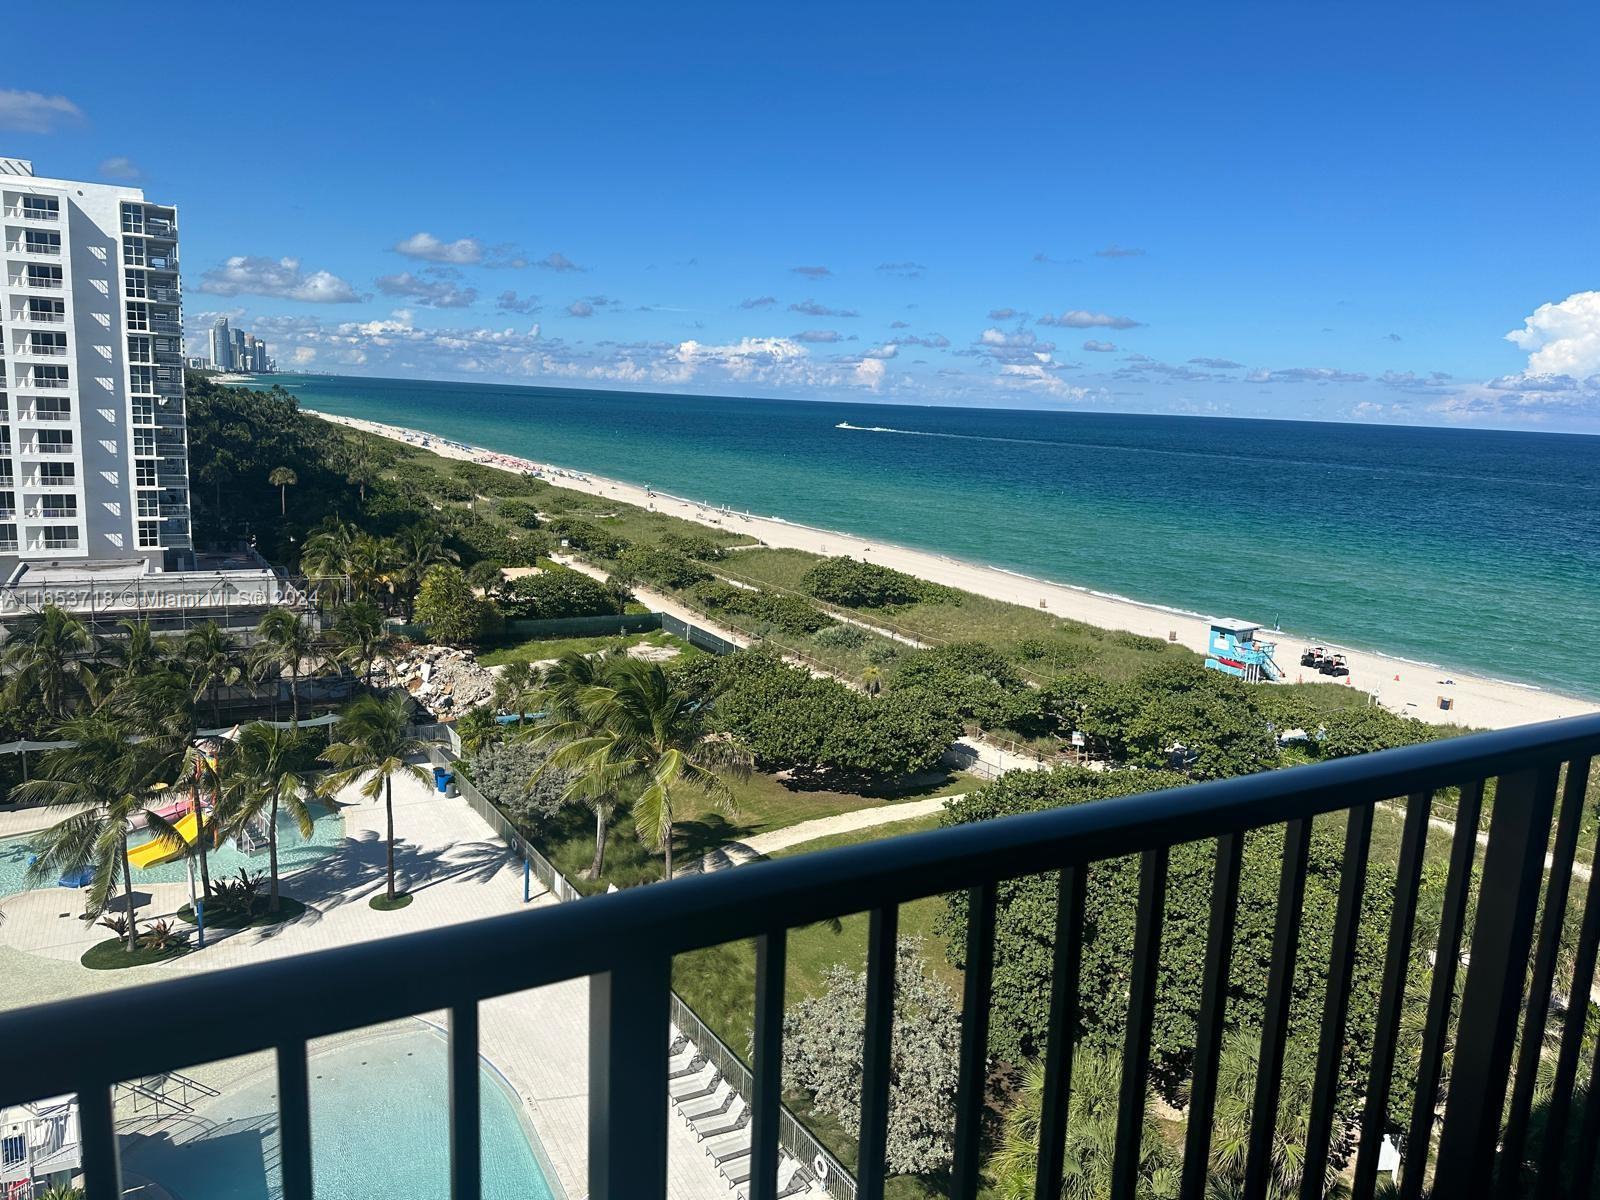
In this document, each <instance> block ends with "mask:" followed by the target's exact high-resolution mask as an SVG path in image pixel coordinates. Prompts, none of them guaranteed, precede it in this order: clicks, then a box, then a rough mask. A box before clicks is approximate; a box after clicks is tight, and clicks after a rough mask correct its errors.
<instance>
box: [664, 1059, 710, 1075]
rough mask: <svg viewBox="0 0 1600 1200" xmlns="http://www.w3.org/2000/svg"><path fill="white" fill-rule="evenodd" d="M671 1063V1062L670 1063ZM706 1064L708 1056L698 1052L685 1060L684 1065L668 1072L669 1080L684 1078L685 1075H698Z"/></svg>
mask: <svg viewBox="0 0 1600 1200" xmlns="http://www.w3.org/2000/svg"><path fill="white" fill-rule="evenodd" d="M668 1065H669V1066H670V1065H671V1064H670V1063H669V1064H668ZM705 1065H706V1056H705V1055H704V1054H699V1053H696V1054H694V1055H691V1056H690V1057H689V1058H688V1059H686V1060H685V1061H684V1064H683V1066H681V1067H678V1068H677V1069H676V1070H669V1071H668V1072H667V1080H668V1081H669V1082H670V1081H671V1080H674V1079H682V1078H683V1077H684V1076H685V1075H698V1074H699V1073H700V1071H701V1069H702V1068H704V1066H705Z"/></svg>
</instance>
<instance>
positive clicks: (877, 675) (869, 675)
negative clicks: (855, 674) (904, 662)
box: [861, 665, 883, 696]
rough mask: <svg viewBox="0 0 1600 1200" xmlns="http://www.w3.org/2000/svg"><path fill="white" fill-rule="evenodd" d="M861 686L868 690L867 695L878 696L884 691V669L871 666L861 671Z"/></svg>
mask: <svg viewBox="0 0 1600 1200" xmlns="http://www.w3.org/2000/svg"><path fill="white" fill-rule="evenodd" d="M861 686H862V687H863V688H865V689H866V692H867V695H869V696H876V695H877V694H878V693H879V692H881V691H882V690H883V668H882V667H880V666H876V665H874V666H869V667H863V668H862V669H861Z"/></svg>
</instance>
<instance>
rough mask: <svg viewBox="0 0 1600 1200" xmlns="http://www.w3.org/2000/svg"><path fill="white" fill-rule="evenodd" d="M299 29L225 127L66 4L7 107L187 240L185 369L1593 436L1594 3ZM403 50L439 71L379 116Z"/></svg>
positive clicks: (231, 105) (32, 140)
mask: <svg viewBox="0 0 1600 1200" xmlns="http://www.w3.org/2000/svg"><path fill="white" fill-rule="evenodd" d="M294 7H295V5H294V4H291V5H290V9H291V10H292V9H293V8H294ZM307 11H308V13H309V12H310V11H311V10H310V9H309V6H308V7H307ZM315 11H316V14H317V21H318V27H319V30H320V35H319V37H318V39H317V42H316V44H315V45H306V44H302V43H300V42H298V41H296V40H295V39H294V38H293V37H292V36H291V34H290V30H291V29H292V28H293V27H294V25H295V23H294V22H293V21H290V22H285V23H282V30H283V32H280V33H273V34H270V35H268V43H269V44H267V45H265V46H264V47H263V49H264V50H270V51H271V52H272V53H273V54H274V55H275V61H277V62H279V63H280V64H281V66H282V72H281V73H274V74H273V75H267V74H252V73H250V72H246V71H240V72H236V73H232V74H230V75H229V76H228V77H227V84H226V94H225V97H224V98H222V101H223V102H219V96H218V93H217V88H216V85H215V82H214V80H206V79H202V78H200V77H199V76H198V75H194V76H190V75H183V74H179V75H177V76H165V77H163V78H161V79H159V80H158V79H155V78H151V79H148V80H146V79H143V78H141V77H137V76H135V77H129V76H128V75H127V74H126V73H125V72H123V71H121V70H120V66H119V63H120V59H119V58H118V51H117V47H116V46H115V45H114V44H113V43H105V42H103V40H102V39H97V38H94V37H90V36H88V34H89V32H90V30H91V27H92V26H94V25H97V24H98V21H99V18H98V17H97V15H96V14H94V13H92V12H90V11H88V10H86V9H68V10H67V11H65V12H63V13H61V14H59V16H60V19H61V20H62V21H64V22H66V25H67V29H66V31H65V33H66V36H67V37H69V38H74V39H75V40H74V42H73V44H74V45H75V46H79V47H81V53H77V54H75V55H74V56H72V58H71V60H70V61H66V62H63V63H59V64H55V66H54V67H53V69H52V72H51V73H50V75H49V76H48V77H45V76H38V77H29V76H27V75H26V74H18V73H17V70H15V69H14V70H13V72H12V73H11V74H10V75H9V76H7V77H5V78H4V79H0V153H10V154H16V155H20V156H23V157H33V158H36V159H41V160H48V161H50V162H51V163H52V164H55V166H54V169H55V171H56V173H58V174H62V175H66V176H69V177H71V176H73V175H75V174H77V175H82V176H84V177H94V178H102V179H106V180H108V181H128V180H137V181H139V182H141V183H143V184H145V185H147V186H158V187H159V189H160V192H161V195H162V196H163V197H166V198H169V199H171V200H172V201H173V202H175V203H176V204H178V205H179V207H180V209H181V211H182V212H183V215H184V222H185V230H186V233H185V243H186V249H185V267H186V270H185V289H186V298H185V313H184V315H185V322H186V331H187V334H188V353H189V354H190V355H201V354H205V353H207V351H208V349H209V345H208V339H209V335H210V331H211V329H212V327H213V326H214V324H215V322H216V321H217V320H218V319H219V318H226V319H227V320H228V321H229V323H230V328H243V329H247V330H250V331H251V332H252V333H253V334H254V335H255V336H256V337H258V338H260V339H262V340H264V341H267V342H270V343H271V345H272V347H273V356H274V357H276V358H277V360H278V365H279V369H281V370H285V371H295V370H305V371H331V372H338V373H357V374H367V375H375V376H402V377H418V378H433V379H466V380H471V379H481V380H485V381H493V382H509V383H526V384H536V385H547V386H552V385H554V386H559V385H570V386H576V387H589V388H602V389H605V388H621V389H637V390H648V391H661V392H673V391H679V392H706V393H711V394H742V395H753V396H786V397H794V398H800V399H807V398H818V399H848V398H859V399H874V400H881V401H889V402H904V403H918V404H961V405H969V406H985V405H989V406H994V407H1005V408H1014V407H1050V408H1069V409H1083V410H1090V411H1126V412H1158V413H1159V412H1171V413H1194V414H1214V415H1228V416H1244V417H1281V418H1289V419H1312V420H1318V419H1321V420H1360V421H1389V422H1404V423H1407V424H1463V423H1467V424H1482V425H1491V426H1495V427H1500V428H1532V429H1553V430H1575V431H1585V432H1595V431H1600V219H1597V217H1596V215H1595V210H1594V205H1593V202H1592V198H1593V196H1594V195H1595V193H1596V185H1597V184H1600V163H1597V162H1596V161H1595V160H1594V157H1593V156H1590V155H1584V154H1582V153H1574V143H1573V141H1572V131H1573V130H1574V129H1583V128H1587V127H1588V125H1590V124H1591V123H1592V122H1593V120H1594V118H1596V117H1597V116H1600V81H1597V79H1596V77H1595V73H1594V72H1593V71H1592V70H1590V69H1589V65H1588V64H1587V62H1586V55H1587V53H1588V48H1589V47H1592V46H1593V45H1594V44H1596V38H1597V36H1600V14H1597V13H1596V11H1595V10H1594V9H1593V8H1592V6H1581V5H1576V4H1570V5H1564V4H1557V5H1555V6H1553V7H1552V8H1551V9H1549V10H1548V11H1542V13H1541V18H1540V20H1539V21H1538V22H1537V23H1533V22H1525V23H1521V24H1517V23H1513V22H1507V21H1504V20H1502V19H1500V18H1499V17H1497V16H1495V15H1493V14H1490V13H1488V12H1482V13H1476V12H1467V13H1461V14H1457V16H1456V17H1455V18H1453V19H1450V20H1444V19H1441V17H1440V15H1439V14H1438V13H1436V12H1428V11H1421V10H1410V9H1407V10H1399V11H1397V10H1393V9H1391V8H1380V7H1378V6H1376V5H1373V4H1355V5H1348V6H1342V7H1341V8H1340V9H1339V10H1337V12H1333V13H1329V12H1309V11H1307V12H1299V11H1289V10H1282V9H1280V8H1278V7H1274V6H1269V5H1265V4H1245V5H1242V6H1237V7H1235V8H1233V9H1230V10H1228V12H1227V13H1226V14H1225V15H1219V14H1218V13H1216V12H1206V11H1198V10H1191V9H1188V8H1184V7H1179V6H1158V11H1157V13H1155V14H1154V15H1152V14H1150V13H1145V14H1142V15H1135V14H1131V13H1127V12H1109V11H1107V12H1093V13H1085V12H1080V11H1071V12H1068V11H1058V10H1054V9H1048V8H1039V9H1033V10H1022V11H1018V12H1008V13H1007V14H1006V16H1005V17H1004V19H1001V18H999V17H995V16H992V17H984V16H982V15H981V14H979V13H976V12H957V11H955V10H945V9H941V8H938V7H935V8H933V9H929V8H927V7H926V6H918V7H916V8H912V7H909V6H904V7H896V6H882V7H878V6H875V7H874V8H873V10H872V11H870V12H861V11H859V10H857V9H855V8H850V9H846V8H844V7H842V6H835V5H827V4H824V5H821V6H819V7H816V8H814V9H812V10H808V13H807V17H806V19H805V20H804V21H797V20H796V19H795V18H794V16H793V14H792V13H787V12H784V11H781V10H771V11H763V10H746V11H742V12H741V15H740V18H739V20H738V22H737V23H730V22H727V21H725V20H723V19H722V18H721V17H720V16H718V12H719V11H720V10H717V9H705V10H698V11H697V10H694V9H690V10H671V11H668V10H662V9H658V8H655V7H651V6H642V5H641V6H638V7H636V8H630V9H629V10H628V11H627V12H626V13H622V14H619V13H617V12H616V11H615V10H607V13H606V14H604V15H601V14H597V13H595V12H592V11H585V10H575V11H553V12H540V13H539V14H537V19H535V17H534V15H533V14H524V13H521V12H517V11H512V12H508V13H506V14H503V20H502V21H501V26H502V27H501V28H499V30H498V32H497V35H496V36H495V37H494V38H493V39H484V38H482V37H481V36H479V35H478V34H477V33H475V32H474V31H473V30H471V29H468V28H450V27H440V26H438V25H437V23H436V22H434V21H432V19H431V14H432V11H433V10H431V9H424V8H422V7H421V6H418V5H414V4H410V3H400V4H397V5H395V6H393V7H392V9H391V11H390V16H391V17H392V21H391V22H390V23H389V24H388V25H386V26H385V27H384V28H381V29H380V28H375V27H374V26H373V25H372V23H371V22H370V21H368V20H367V19H365V17H364V16H363V15H362V14H361V13H359V12H355V11H350V12H346V11H344V10H339V9H327V8H318V9H317V10H315ZM290 15H291V16H292V15H293V13H292V12H291V13H290ZM723 15H725V14H723ZM423 24H427V26H428V28H429V29H430V34H429V50H428V54H429V56H430V58H431V59H432V60H434V61H436V62H437V63H438V64H439V65H440V67H441V69H443V68H444V67H445V66H446V65H447V64H448V65H450V66H451V70H450V71H449V72H448V73H447V75H440V76H438V77H437V78H436V79H435V80H433V81H427V80H416V81H412V82H408V83H405V84H401V83H399V82H398V81H397V79H396V78H395V76H394V75H393V73H392V68H393V66H394V64H396V63H398V62H399V61H402V59H403V58H404V56H405V55H407V54H411V53H414V50H415V48H414V46H412V45H411V44H410V41H409V39H410V38H411V37H412V36H413V31H414V30H415V29H416V28H418V27H420V26H421V25H423ZM80 26H81V27H82V28H81V29H78V28H76V27H80ZM619 30H622V31H625V32H624V33H620V34H619V32H618V31H619ZM1380 30H1381V33H1380V32H1379V31H1380ZM78 33H82V34H83V35H84V36H82V37H75V35H76V34H78ZM174 37H175V39H176V40H175V41H174V43H173V45H174V48H175V50H176V51H177V52H178V53H179V54H181V55H182V56H183V57H184V58H185V59H187V60H189V61H195V62H202V61H206V60H207V56H208V55H212V54H214V53H215V47H214V46H211V45H210V44H209V43H208V41H207V39H206V38H205V37H204V36H203V35H202V34H201V33H200V32H199V31H189V30H177V31H175V32H174ZM353 44H360V45H362V47H363V51H362V53H361V54H360V55H348V54H345V53H343V52H341V51H339V50H337V49H333V48H336V47H344V46H349V45H353ZM466 64H470V70H460V71H457V70H455V69H454V68H455V67H458V66H464V65H466ZM23 70H25V68H23ZM446 77H448V80H449V82H448V84H447V85H446V84H444V83H442V82H439V80H442V79H444V78H446ZM130 89H131V90H130ZM140 89H148V94H144V93H143V92H141V91H140ZM151 106H159V107H161V108H162V109H163V111H166V112H171V113H173V114H174V115H175V119H176V120H177V122H178V125H179V127H180V128H181V129H182V130H183V131H184V133H183V136H182V137H179V138H172V137H171V136H170V135H169V133H168V131H167V130H166V129H164V128H152V127H151V125H150V123H149V122H147V121H145V120H143V119H142V117H141V115H140V114H141V112H143V111H145V110H147V109H148V108H149V107H151ZM235 143H239V144H248V145H251V146H260V145H269V146H271V147H272V148H273V151H274V154H273V158H274V159H275V160H276V161H273V162H268V163H267V164H265V165H262V164H259V163H253V164H252V165H251V166H250V167H249V168H248V169H247V168H245V167H244V166H242V165H239V164H237V163H236V162H235V161H233V160H231V159H229V158H228V157H227V156H226V155H218V154H217V153H215V152H214V151H215V148H216V147H218V146H226V145H230V144H235Z"/></svg>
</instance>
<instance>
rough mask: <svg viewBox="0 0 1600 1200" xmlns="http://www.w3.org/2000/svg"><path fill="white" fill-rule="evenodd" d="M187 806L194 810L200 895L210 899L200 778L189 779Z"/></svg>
mask: <svg viewBox="0 0 1600 1200" xmlns="http://www.w3.org/2000/svg"><path fill="white" fill-rule="evenodd" d="M189 806H190V807H191V808H193V809H194V844H195V846H196V848H197V849H198V850H199V851H200V894H201V895H202V896H204V897H205V898H206V899H207V900H209V899H211V870H210V868H209V867H208V865H207V863H206V810H205V808H204V807H203V806H202V805H201V803H200V777H199V776H198V775H191V776H190V777H189Z"/></svg>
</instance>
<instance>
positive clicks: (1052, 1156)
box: [1033, 867, 1089, 1200]
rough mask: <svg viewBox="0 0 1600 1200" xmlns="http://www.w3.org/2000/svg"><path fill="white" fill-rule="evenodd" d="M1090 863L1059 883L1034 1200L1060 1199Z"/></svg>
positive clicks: (1067, 871)
mask: <svg viewBox="0 0 1600 1200" xmlns="http://www.w3.org/2000/svg"><path fill="white" fill-rule="evenodd" d="M1088 873H1089V869H1088V868H1087V867H1065V868H1063V869H1062V871H1061V874H1060V877H1059V878H1058V880H1057V883H1056V930H1055V948H1054V951H1053V955H1052V969H1051V972H1050V1023H1049V1026H1048V1027H1047V1032H1046V1035H1045V1051H1044V1096H1043V1097H1042V1098H1041V1101H1040V1107H1039V1158H1038V1162H1037V1163H1036V1165H1035V1167H1034V1183H1033V1194H1034V1197H1035V1200H1058V1198H1059V1197H1060V1195H1061V1169H1062V1166H1063V1163H1064V1160H1065V1156H1066V1145H1067V1109H1068V1107H1069V1106H1070V1105H1071V1103H1072V1050H1073V1044H1074V1043H1073V1039H1074V1037H1075V1035H1076V1034H1077V1025H1078V972H1079V970H1080V968H1081V967H1082V963H1083V916H1084V904H1085V901H1086V899H1087V895H1088V892H1087V887H1086V882H1087V879H1088Z"/></svg>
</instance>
